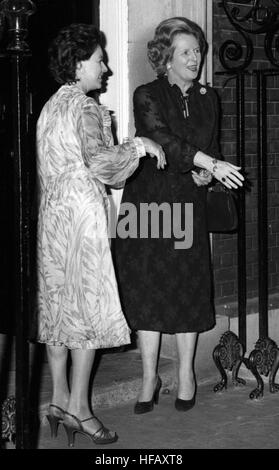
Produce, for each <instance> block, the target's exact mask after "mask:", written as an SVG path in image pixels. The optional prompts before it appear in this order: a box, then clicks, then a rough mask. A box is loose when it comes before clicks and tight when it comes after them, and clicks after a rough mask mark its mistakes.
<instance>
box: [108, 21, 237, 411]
mask: <svg viewBox="0 0 279 470" xmlns="http://www.w3.org/2000/svg"><path fill="white" fill-rule="evenodd" d="M205 49H206V42H205V38H204V35H203V32H202V30H201V29H200V27H199V26H198V25H197V24H196V23H193V22H192V21H189V20H188V19H186V18H180V17H175V18H169V19H167V20H164V21H162V22H161V23H160V24H159V25H158V27H157V28H156V30H155V36H154V39H153V40H152V41H150V42H149V43H148V58H149V61H150V63H151V65H152V67H153V68H154V69H155V71H156V74H157V76H158V78H157V79H156V80H154V81H152V82H150V83H147V84H145V85H141V86H139V87H138V88H137V89H136V91H135V93H134V115H135V126H136V131H137V135H144V136H146V137H149V138H151V139H154V140H155V141H156V142H158V143H159V144H160V145H162V147H163V149H164V151H165V153H166V157H167V163H168V165H167V167H166V169H165V170H164V172H156V169H155V168H154V165H153V164H152V161H151V160H150V161H149V160H148V159H143V160H141V163H140V167H139V169H138V171H137V174H136V177H134V175H133V176H132V178H130V181H127V184H126V186H125V189H124V193H123V198H122V202H123V203H125V204H126V203H130V204H131V203H132V204H134V205H135V206H136V208H140V207H142V206H143V203H144V204H145V205H151V204H153V206H154V203H156V204H157V206H161V208H163V205H164V208H166V203H168V207H170V206H172V209H173V211H174V206H175V205H176V206H177V205H178V206H179V207H180V211H181V212H180V215H181V217H180V221H179V222H180V224H179V225H178V226H179V227H181V228H182V227H183V226H185V228H186V233H187V230H188V231H189V237H188V241H187V240H186V238H185V240H184V242H185V243H184V242H182V240H179V235H178V236H177V237H176V236H175V228H176V227H175V224H173V227H172V228H173V232H172V233H171V236H168V237H166V236H164V232H163V231H161V232H160V231H158V233H159V236H158V237H153V238H152V236H150V233H152V232H151V230H152V228H153V231H154V226H153V227H152V219H151V222H150V217H149V226H148V228H149V238H148V237H147V236H145V237H144V238H139V237H138V238H133V237H131V238H129V237H128V238H127V239H125V240H123V239H122V238H120V237H118V238H117V239H116V243H115V266H116V271H117V273H118V281H119V288H120V298H121V301H122V306H123V310H124V314H125V316H126V318H127V321H128V323H129V325H130V327H131V328H132V329H133V330H136V331H137V332H138V338H139V346H140V349H141V355H142V364H143V384H142V389H141V391H140V393H139V397H138V401H137V403H136V406H135V413H146V412H148V411H151V410H152V409H153V404H154V402H155V403H156V401H157V399H158V394H159V390H160V387H161V381H160V377H159V376H158V375H157V367H158V351H159V343H160V334H161V333H168V334H173V335H175V337H176V344H177V351H178V360H179V366H178V395H177V398H176V400H175V407H176V409H177V410H181V411H187V410H188V409H190V408H191V407H192V406H194V403H195V393H196V384H195V377H194V367H193V362H194V352H195V347H196V342H197V336H198V333H199V332H202V331H206V330H209V329H211V328H212V327H213V326H214V323H215V319H214V312H213V307H212V290H211V284H212V280H211V269H210V250H209V237H208V230H207V220H206V187H205V185H206V184H208V183H209V182H210V181H211V179H212V175H213V176H214V177H215V178H216V179H217V180H219V181H221V182H222V183H223V184H224V185H225V186H227V187H228V188H235V189H236V188H237V187H238V186H242V181H243V179H244V178H243V176H242V175H241V174H240V173H239V170H240V168H239V167H237V166H235V165H233V164H231V163H229V162H224V161H222V160H221V159H220V158H221V157H220V154H219V149H218V103H217V97H216V95H215V92H214V90H213V89H212V88H210V87H209V86H202V85H201V84H200V83H199V82H198V76H199V72H200V67H201V63H202V58H203V55H204V53H205ZM200 171H202V172H203V173H200ZM185 204H187V205H190V206H191V207H192V209H193V216H192V219H191V218H190V217H188V216H187V213H186V209H185ZM120 213H121V212H120ZM173 213H174V212H173ZM166 214H167V212H166ZM154 220H155V219H154ZM163 220H164V219H163ZM190 220H191V225H190ZM120 224H121V219H120ZM164 228H166V227H164ZM182 233H183V230H182ZM191 233H192V236H191ZM185 237H186V235H185ZM190 241H191V243H190ZM179 248H180V249H179Z"/></svg>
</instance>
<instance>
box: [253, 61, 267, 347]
mask: <svg viewBox="0 0 279 470" xmlns="http://www.w3.org/2000/svg"><path fill="white" fill-rule="evenodd" d="M255 74H256V79H257V138H258V142H257V156H258V253H259V258H258V268H259V337H260V338H264V337H267V336H268V244H267V243H268V236H267V163H266V158H267V111H266V75H265V72H264V71H263V70H258V71H255Z"/></svg>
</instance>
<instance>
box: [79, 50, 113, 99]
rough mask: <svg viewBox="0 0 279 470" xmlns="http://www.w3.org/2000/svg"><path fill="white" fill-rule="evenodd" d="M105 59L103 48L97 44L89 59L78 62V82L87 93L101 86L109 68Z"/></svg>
mask: <svg viewBox="0 0 279 470" xmlns="http://www.w3.org/2000/svg"><path fill="white" fill-rule="evenodd" d="M103 59H104V56H103V51H102V48H101V47H100V46H97V48H96V50H95V51H94V52H93V54H92V55H91V57H89V59H88V60H82V61H81V62H79V63H78V64H77V71H76V78H78V79H79V82H78V83H79V85H80V86H81V88H82V90H83V91H84V92H85V93H87V92H88V91H91V90H98V89H99V88H101V86H102V76H103V74H104V73H105V72H107V70H108V69H107V67H106V65H105V64H104V62H103Z"/></svg>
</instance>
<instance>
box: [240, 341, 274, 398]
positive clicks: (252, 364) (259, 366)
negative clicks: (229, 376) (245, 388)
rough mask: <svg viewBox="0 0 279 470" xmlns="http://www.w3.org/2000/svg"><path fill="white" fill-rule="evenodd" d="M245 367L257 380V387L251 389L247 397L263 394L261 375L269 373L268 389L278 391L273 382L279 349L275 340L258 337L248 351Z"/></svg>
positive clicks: (257, 396)
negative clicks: (253, 347) (249, 351)
mask: <svg viewBox="0 0 279 470" xmlns="http://www.w3.org/2000/svg"><path fill="white" fill-rule="evenodd" d="M247 367H248V368H249V369H250V371H251V372H252V374H253V375H254V377H255V378H256V380H257V387H256V388H255V389H254V390H252V392H251V393H250V395H249V397H250V398H251V400H253V399H255V398H260V397H262V396H263V390H264V382H263V380H262V378H261V375H264V376H266V377H267V376H268V374H269V391H270V392H271V393H275V392H278V391H279V384H276V383H275V382H274V380H275V376H276V372H277V370H278V367H279V349H278V347H277V344H276V343H275V341H273V340H272V339H270V338H259V339H258V341H257V342H256V345H255V349H253V351H252V352H251V353H250V355H249V358H248V364H247Z"/></svg>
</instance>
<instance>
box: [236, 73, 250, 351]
mask: <svg viewBox="0 0 279 470" xmlns="http://www.w3.org/2000/svg"><path fill="white" fill-rule="evenodd" d="M236 136H237V149H236V151H237V165H239V166H241V168H242V171H244V170H245V73H244V72H243V73H242V72H240V73H238V74H237V76H236ZM238 219H239V222H238V224H239V225H238V232H237V259H238V277H237V279H238V319H239V326H238V336H239V340H240V342H241V344H242V345H243V348H244V352H245V351H246V335H247V333H246V330H247V325H246V323H247V322H246V305H247V289H246V226H245V219H246V210H245V189H244V188H239V189H238Z"/></svg>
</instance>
